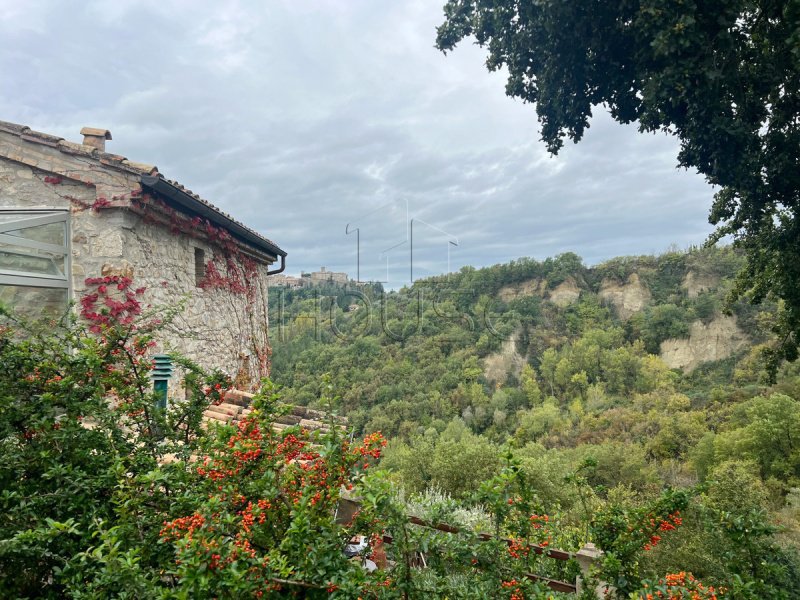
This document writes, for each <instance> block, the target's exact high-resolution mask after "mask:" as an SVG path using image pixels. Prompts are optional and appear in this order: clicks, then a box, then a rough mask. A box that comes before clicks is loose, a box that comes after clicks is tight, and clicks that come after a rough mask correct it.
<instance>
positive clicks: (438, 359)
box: [270, 248, 800, 586]
mask: <svg viewBox="0 0 800 600" xmlns="http://www.w3.org/2000/svg"><path fill="white" fill-rule="evenodd" d="M740 266H741V259H740V257H739V256H737V255H736V253H735V252H734V251H733V250H732V249H730V248H719V249H693V250H691V251H688V252H671V253H667V254H663V255H661V256H640V257H625V258H618V259H614V260H611V261H608V262H606V263H604V264H601V265H598V266H596V267H591V268H587V267H586V266H584V265H583V264H582V261H581V259H580V258H579V257H578V256H576V255H574V254H571V253H568V254H563V255H560V256H558V257H556V258H550V259H547V260H544V261H542V262H538V261H535V260H532V259H520V260H517V261H513V262H511V263H509V264H504V265H495V266H493V267H488V268H484V269H473V268H464V269H462V270H461V271H460V272H458V273H454V274H451V275H449V276H441V277H437V278H432V279H427V280H421V281H417V282H415V283H414V284H413V285H412V286H409V287H407V288H403V289H402V290H399V291H396V292H384V291H383V290H382V288H381V287H380V286H379V285H367V286H360V287H357V288H349V289H345V288H340V287H327V288H312V289H302V290H285V289H274V290H271V298H270V303H271V308H270V310H271V313H270V315H271V327H272V340H273V347H274V356H273V379H274V380H275V381H276V382H277V383H279V384H281V385H283V386H284V394H285V397H286V398H287V401H289V402H293V403H298V404H310V405H314V404H315V403H316V402H318V398H319V397H320V394H321V389H320V388H321V386H322V385H324V384H323V383H322V382H323V381H325V378H323V377H322V376H323V375H324V374H328V375H329V377H330V381H331V383H332V387H333V389H335V390H337V392H338V393H340V394H341V398H340V406H339V410H340V412H341V413H342V414H344V415H346V416H347V417H349V419H350V422H351V423H352V424H353V425H354V427H355V428H356V430H357V431H359V432H364V431H378V430H379V431H382V432H383V433H384V434H385V435H386V436H387V437H388V438H389V439H390V440H391V441H390V444H389V447H388V448H387V451H386V454H385V458H384V459H383V462H382V465H383V466H384V467H385V468H387V469H389V470H390V471H391V472H392V473H394V476H395V477H396V480H397V482H398V483H399V484H401V485H402V486H403V487H404V488H405V489H406V490H407V491H408V492H409V493H415V492H416V493H425V492H426V490H427V493H430V490H437V491H438V492H444V493H446V494H449V495H452V496H454V497H466V496H467V494H468V493H469V492H471V491H472V490H474V489H475V487H476V486H477V485H478V483H479V482H480V481H482V480H484V479H486V478H488V477H490V476H491V475H492V474H494V473H496V472H497V471H498V470H499V469H500V466H501V464H502V461H503V454H504V450H505V449H508V448H511V449H512V450H513V453H514V455H515V456H516V457H517V459H519V460H520V461H521V465H522V467H523V470H524V471H525V472H526V473H527V474H528V476H529V481H530V483H531V485H532V486H533V488H534V490H535V492H536V494H537V495H538V497H539V499H540V500H541V501H542V502H543V503H544V504H545V505H547V506H553V507H557V508H558V510H559V511H562V512H563V516H564V518H565V519H566V522H570V520H571V521H573V522H575V523H578V522H579V521H581V519H585V518H587V517H588V516H589V514H590V513H591V511H592V510H594V508H596V507H597V506H600V505H602V504H603V503H605V502H607V501H608V500H609V499H613V500H614V501H615V502H622V503H623V504H625V503H628V504H630V505H631V506H636V505H637V504H639V503H641V502H643V501H645V500H646V499H651V498H653V497H655V496H656V495H657V494H658V493H659V492H660V491H661V490H663V489H664V488H665V487H668V486H674V487H678V488H689V487H692V486H696V485H699V486H700V488H695V489H699V490H701V493H702V494H703V498H704V506H706V507H709V506H711V507H716V509H717V510H722V511H723V512H724V513H725V514H728V515H738V516H737V517H736V518H741V519H745V521H743V522H746V523H749V522H750V521H746V519H755V518H756V517H754V516H753V515H757V514H762V515H769V516H768V517H764V519H765V520H766V521H767V522H769V523H771V524H772V525H776V526H778V531H777V534H776V536H775V537H774V541H775V543H776V544H777V547H780V548H784V549H786V550H787V551H788V552H790V554H791V552H793V550H792V548H794V547H796V546H797V544H798V542H800V529H798V517H799V516H800V491H799V490H798V489H797V486H798V478H799V477H800V449H799V448H800V403H799V402H798V398H800V376H799V375H798V374H799V373H800V372H799V371H798V369H797V367H796V366H794V365H788V366H784V367H783V368H782V369H781V370H780V371H779V373H778V374H777V383H774V384H770V383H768V377H767V373H766V372H765V370H764V367H763V363H762V361H761V360H760V349H761V348H763V347H764V346H765V345H769V344H770V343H771V341H772V333H771V330H772V327H773V326H774V324H775V321H776V319H777V318H778V314H779V310H778V307H777V306H775V305H774V304H769V303H766V304H763V305H761V306H759V307H753V306H752V305H749V304H745V303H737V304H735V305H734V306H733V307H731V310H730V311H727V313H726V311H725V297H726V295H727V293H728V291H729V289H730V286H731V285H732V278H733V276H734V274H735V273H736V271H737V270H738V268H739V267H740ZM671 367H672V368H671ZM703 486H705V487H703ZM698 510H699V509H698ZM759 511H764V512H759ZM747 515H749V516H747ZM731 518H733V517H731ZM690 523H695V524H694V525H691V524H690V525H689V526H687V527H684V528H682V529H681V532H680V534H677V535H674V536H672V537H671V538H670V541H669V542H668V543H666V544H664V545H662V546H660V547H659V548H658V549H656V550H655V551H654V552H653V553H650V554H648V558H647V560H648V561H650V566H651V567H652V568H653V570H654V571H655V572H663V571H664V570H665V569H667V568H668V567H670V566H673V567H678V568H680V569H686V570H691V571H692V572H694V573H695V574H696V575H702V576H705V577H710V578H712V579H713V580H717V581H725V580H726V577H728V576H729V575H730V572H729V571H730V569H732V568H733V567H732V565H733V564H734V563H735V557H736V556H739V554H741V553H742V552H745V549H743V548H742V546H741V544H740V543H734V542H733V541H732V538H725V539H723V538H724V536H721V535H720V533H719V532H718V531H717V532H713V531H708V530H707V528H704V527H703V526H702V525H700V524H699V523H700V520H697V521H691V520H690ZM744 526H745V525H742V527H744ZM563 543H567V542H566V541H565V542H563ZM787 556H788V555H787ZM740 558H741V557H740ZM742 560H744V559H742ZM779 562H782V563H785V564H784V566H785V568H786V569H788V570H789V571H790V572H791V573H792V574H793V575H792V577H795V578H796V577H797V576H798V574H797V571H796V566H793V564H792V561H791V560H790V559H789V558H786V559H785V560H783V559H781V560H780V561H779ZM786 565H788V566H786ZM784 574H786V573H784ZM795 580H796V579H795ZM798 585H799V586H800V584H798Z"/></svg>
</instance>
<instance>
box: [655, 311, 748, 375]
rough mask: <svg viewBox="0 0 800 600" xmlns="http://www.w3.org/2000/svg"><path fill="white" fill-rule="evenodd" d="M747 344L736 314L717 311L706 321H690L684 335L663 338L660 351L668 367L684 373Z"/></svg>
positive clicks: (720, 358)
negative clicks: (687, 335) (711, 319)
mask: <svg viewBox="0 0 800 600" xmlns="http://www.w3.org/2000/svg"><path fill="white" fill-rule="evenodd" d="M747 344H748V340H747V336H746V335H745V334H744V332H743V331H741V330H740V329H739V327H738V325H737V324H736V317H732V316H723V315H720V316H717V317H716V318H715V319H714V320H713V321H711V322H710V323H708V324H707V325H706V324H705V323H703V322H702V321H695V322H694V323H692V327H691V329H690V331H689V338H688V339H671V340H664V341H663V342H661V354H660V355H661V360H663V361H664V362H665V363H667V365H668V366H669V367H670V368H671V369H683V370H684V371H686V372H687V373H688V372H690V371H692V370H694V369H696V368H697V367H698V366H699V365H700V364H702V363H704V362H710V361H714V360H722V359H723V358H728V357H729V356H731V355H732V354H734V353H736V352H737V351H739V350H741V349H742V348H743V347H744V346H746V345H747Z"/></svg>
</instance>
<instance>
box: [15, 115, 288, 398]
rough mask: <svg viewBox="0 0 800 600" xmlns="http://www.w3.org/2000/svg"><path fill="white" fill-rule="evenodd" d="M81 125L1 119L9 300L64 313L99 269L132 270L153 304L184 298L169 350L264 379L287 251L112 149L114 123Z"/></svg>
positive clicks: (122, 273)
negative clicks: (36, 126)
mask: <svg viewBox="0 0 800 600" xmlns="http://www.w3.org/2000/svg"><path fill="white" fill-rule="evenodd" d="M81 134H82V135H83V136H84V137H83V142H82V143H73V142H69V141H66V140H64V139H62V138H60V137H56V136H53V135H48V134H46V133H40V132H38V131H33V130H31V129H30V128H29V127H26V126H23V125H16V124H13V123H6V122H3V121H0V302H3V303H4V304H6V305H10V306H11V307H12V308H14V309H16V310H20V311H22V312H27V313H32V314H34V315H39V314H42V313H50V314H57V313H63V311H64V310H65V309H66V307H67V306H68V303H69V302H70V301H74V302H76V303H80V300H81V298H82V297H84V296H85V295H86V294H87V293H88V292H90V291H92V289H91V288H92V285H93V283H94V284H96V283H97V281H96V278H103V277H109V278H111V280H112V281H117V280H119V279H120V278H130V279H131V280H133V282H134V284H135V286H136V287H137V288H138V287H143V288H145V290H144V291H143V292H141V294H142V305H143V306H150V307H160V306H176V305H178V304H180V305H181V306H182V310H180V311H179V312H178V314H177V316H176V317H175V319H174V320H173V321H172V322H171V323H170V324H169V325H168V327H167V328H166V329H165V330H164V332H163V335H162V339H160V342H159V347H158V348H157V350H158V351H160V352H170V351H171V350H176V349H177V350H179V351H180V353H181V354H183V355H185V356H188V357H189V358H191V359H193V360H195V361H196V362H198V363H199V364H201V365H202V366H204V367H206V368H220V369H222V370H224V371H226V372H227V373H229V374H230V375H231V376H235V377H236V378H237V384H238V385H239V386H240V388H246V387H248V386H252V385H255V383H256V382H257V381H258V380H259V379H260V377H262V376H264V375H266V373H267V372H268V369H269V331H268V318H267V305H268V304H267V277H268V276H269V275H272V274H274V273H280V272H281V271H283V269H284V268H285V258H286V252H285V251H283V250H282V249H281V248H279V247H278V246H277V245H276V244H275V243H274V242H272V241H270V240H269V239H267V238H266V237H264V236H263V235H261V234H260V233H258V232H256V231H254V230H253V229H250V228H249V227H247V226H245V225H243V224H242V223H240V222H238V221H236V220H235V219H234V218H233V217H231V216H230V215H228V214H226V213H224V212H222V211H221V210H219V209H218V208H216V207H215V206H214V205H212V204H211V203H209V202H207V201H206V200H203V199H202V198H200V197H199V196H197V195H196V194H193V193H192V192H191V191H190V190H188V189H186V188H185V187H183V186H182V185H180V184H179V183H177V182H175V181H170V180H168V179H166V178H165V177H164V176H163V175H162V174H161V173H159V172H158V169H157V168H156V167H155V166H152V165H147V164H142V163H138V162H133V161H130V160H128V159H126V158H125V157H123V156H118V155H115V154H111V153H108V152H106V151H105V143H106V141H107V140H110V139H111V134H110V132H108V131H106V130H103V129H92V128H84V129H83V130H81ZM276 263H277V264H276Z"/></svg>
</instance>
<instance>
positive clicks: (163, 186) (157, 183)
mask: <svg viewBox="0 0 800 600" xmlns="http://www.w3.org/2000/svg"><path fill="white" fill-rule="evenodd" d="M141 184H142V186H143V187H145V188H149V189H151V190H153V191H154V192H157V193H158V194H160V195H162V196H164V197H165V198H167V199H169V200H171V201H173V202H174V203H175V204H177V205H178V207H180V208H183V209H185V210H188V211H190V212H191V213H194V214H197V215H199V216H201V217H205V218H206V219H208V220H209V221H210V222H212V223H214V224H216V225H221V226H222V227H224V228H225V229H227V230H228V231H230V232H231V233H232V234H233V235H234V237H236V238H239V239H240V240H241V241H244V242H246V243H247V244H249V245H251V246H254V247H256V248H258V249H259V250H261V251H264V252H266V253H267V254H270V255H272V256H274V257H275V259H277V258H278V257H279V256H283V257H285V256H286V251H285V250H281V249H280V248H279V247H278V246H276V245H275V244H272V243H271V242H269V240H266V239H265V238H263V237H261V236H260V235H258V234H257V233H255V232H254V231H251V230H249V229H247V228H246V227H244V226H242V225H241V224H240V223H237V222H236V221H234V220H233V219H231V218H229V217H227V216H225V215H223V214H221V213H220V212H218V211H216V210H214V209H213V208H211V207H210V206H208V205H206V204H205V203H203V202H200V201H199V200H198V199H197V198H195V197H194V196H192V195H191V194H187V193H186V192H185V191H184V190H182V189H180V188H178V187H177V186H175V185H173V184H172V183H170V182H169V181H167V180H166V179H164V178H163V177H162V176H160V175H156V176H153V175H142V177H141Z"/></svg>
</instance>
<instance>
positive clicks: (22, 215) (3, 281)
mask: <svg viewBox="0 0 800 600" xmlns="http://www.w3.org/2000/svg"><path fill="white" fill-rule="evenodd" d="M9 214H10V215H18V216H19V218H18V219H13V220H10V221H5V222H0V242H4V243H8V244H14V245H16V246H23V247H25V248H32V249H35V250H44V251H46V252H52V253H54V254H63V255H64V275H63V276H61V275H48V274H46V273H35V272H29V271H17V270H12V269H2V268H0V285H14V286H27V287H41V288H56V289H65V290H67V303H69V301H70V300H71V299H72V260H71V258H72V257H71V252H70V239H71V234H70V227H69V225H70V223H69V211H68V210H63V209H53V208H3V209H0V216H5V215H9ZM48 223H64V244H63V245H58V244H47V243H45V242H37V241H35V240H28V239H25V238H21V237H17V236H13V235H7V234H6V232H7V231H13V230H15V229H23V228H25V227H34V226H36V225H47V224H48ZM64 308H65V309H66V306H65V307H64Z"/></svg>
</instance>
